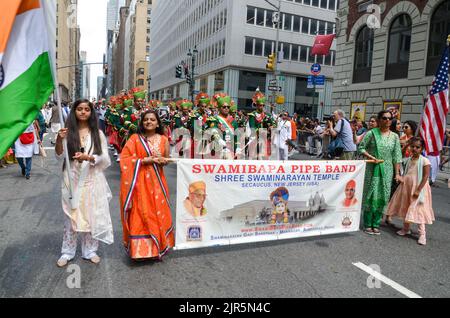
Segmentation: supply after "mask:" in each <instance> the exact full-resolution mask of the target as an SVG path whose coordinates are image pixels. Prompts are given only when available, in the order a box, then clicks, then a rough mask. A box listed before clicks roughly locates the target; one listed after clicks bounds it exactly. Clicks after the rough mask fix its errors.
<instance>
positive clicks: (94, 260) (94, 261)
mask: <svg viewBox="0 0 450 318" xmlns="http://www.w3.org/2000/svg"><path fill="white" fill-rule="evenodd" d="M90 261H91V262H92V263H93V264H95V265H98V264H100V261H101V258H100V257H99V256H98V255H95V256H93V257H92V258H91V259H90Z"/></svg>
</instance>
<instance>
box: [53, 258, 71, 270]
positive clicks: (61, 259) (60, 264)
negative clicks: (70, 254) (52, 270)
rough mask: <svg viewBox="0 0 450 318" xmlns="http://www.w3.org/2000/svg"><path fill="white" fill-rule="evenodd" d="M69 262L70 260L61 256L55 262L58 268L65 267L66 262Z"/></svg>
mask: <svg viewBox="0 0 450 318" xmlns="http://www.w3.org/2000/svg"><path fill="white" fill-rule="evenodd" d="M69 262H70V261H69V260H68V259H67V258H65V257H61V258H60V259H59V260H58V261H57V262H56V266H58V267H59V268H63V267H66V266H67V264H68V263H69Z"/></svg>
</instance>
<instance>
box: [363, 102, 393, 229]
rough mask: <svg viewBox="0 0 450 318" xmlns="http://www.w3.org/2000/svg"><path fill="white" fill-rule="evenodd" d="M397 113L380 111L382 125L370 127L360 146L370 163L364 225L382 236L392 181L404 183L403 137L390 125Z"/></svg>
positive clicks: (367, 172) (379, 120)
mask: <svg viewBox="0 0 450 318" xmlns="http://www.w3.org/2000/svg"><path fill="white" fill-rule="evenodd" d="M392 119H393V116H392V114H391V112H389V111H387V110H383V111H381V112H380V113H379V114H378V122H379V128H374V129H372V130H370V131H369V132H368V133H367V134H366V136H365V137H364V139H363V141H362V142H361V144H360V145H359V152H360V154H362V155H364V156H365V157H366V158H367V159H369V160H372V161H374V163H369V164H368V165H367V170H366V179H365V184H364V198H365V200H364V202H363V209H364V228H365V230H364V231H365V232H366V233H367V234H371V235H380V230H379V227H380V223H381V219H382V216H383V213H384V211H385V209H386V207H387V205H388V203H389V199H390V194H391V187H392V181H393V180H394V171H395V181H397V182H400V180H401V176H400V164H401V162H402V150H401V147H400V139H399V137H398V135H397V134H396V133H393V132H392V131H391V130H390V129H389V128H390V125H391V121H392Z"/></svg>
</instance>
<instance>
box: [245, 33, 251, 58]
mask: <svg viewBox="0 0 450 318" xmlns="http://www.w3.org/2000/svg"><path fill="white" fill-rule="evenodd" d="M245 54H249V55H253V39H252V38H249V37H246V38H245Z"/></svg>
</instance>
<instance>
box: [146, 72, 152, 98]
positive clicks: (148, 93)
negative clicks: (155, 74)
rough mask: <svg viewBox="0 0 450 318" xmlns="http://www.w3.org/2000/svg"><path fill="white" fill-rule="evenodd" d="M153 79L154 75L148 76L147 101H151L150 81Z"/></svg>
mask: <svg viewBox="0 0 450 318" xmlns="http://www.w3.org/2000/svg"><path fill="white" fill-rule="evenodd" d="M151 80H152V77H151V76H149V77H147V90H148V92H147V103H148V102H149V101H150V81H151Z"/></svg>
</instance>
